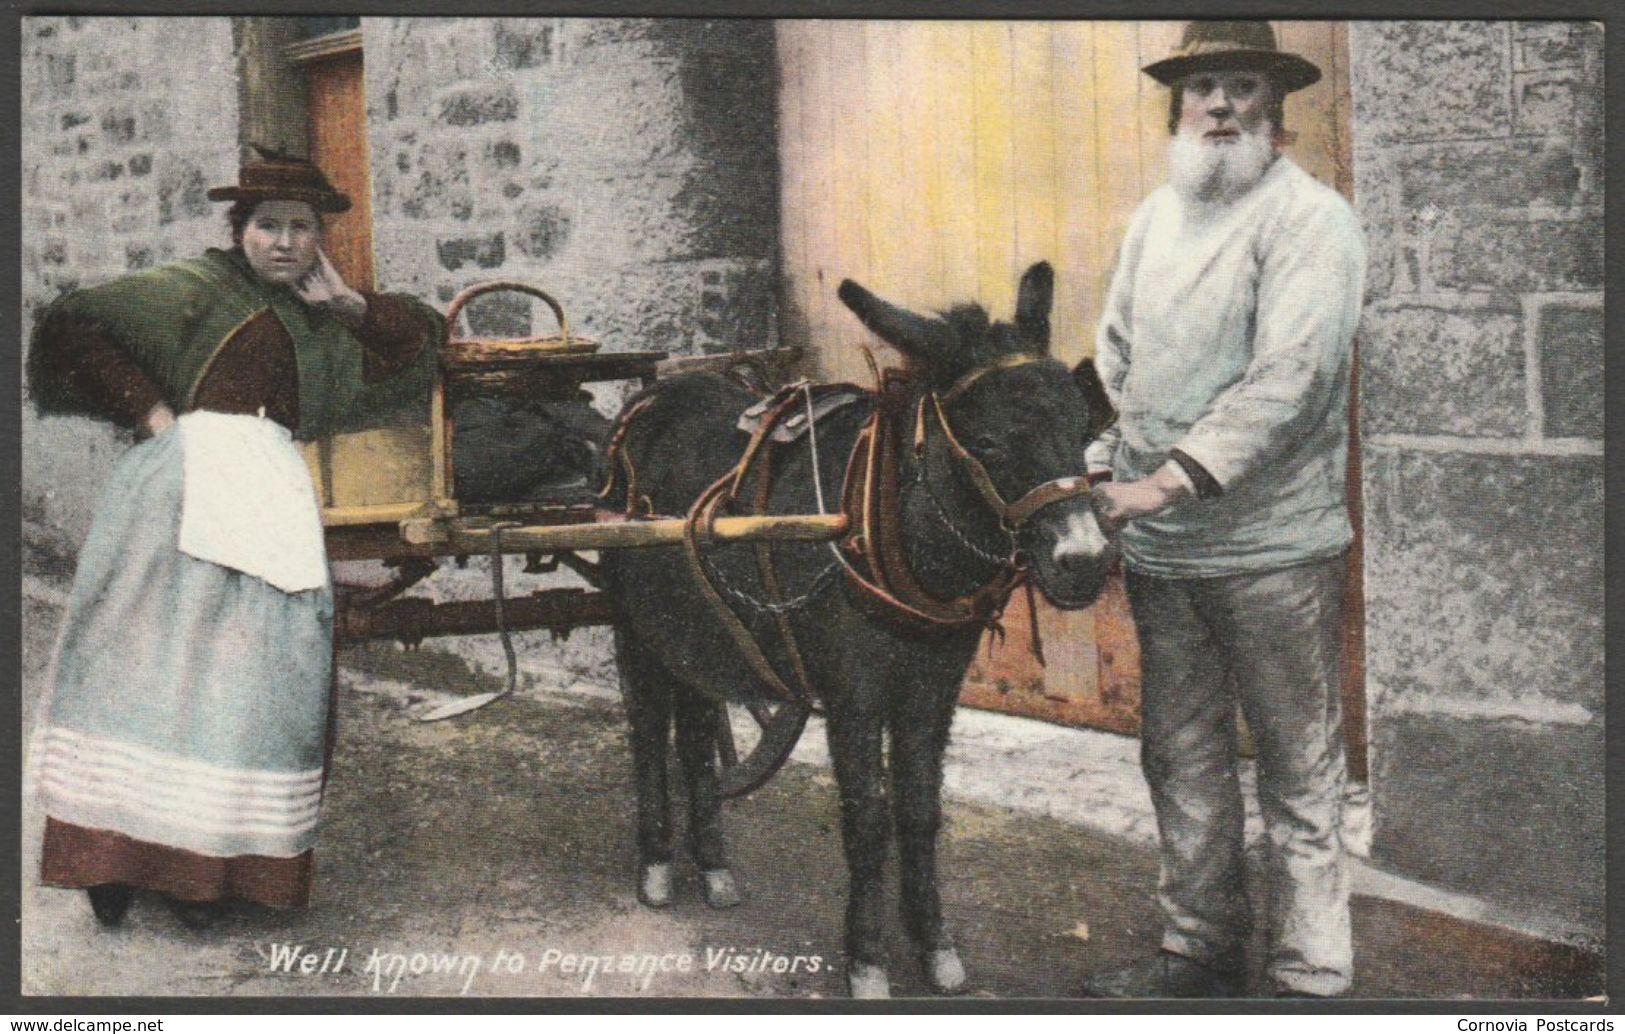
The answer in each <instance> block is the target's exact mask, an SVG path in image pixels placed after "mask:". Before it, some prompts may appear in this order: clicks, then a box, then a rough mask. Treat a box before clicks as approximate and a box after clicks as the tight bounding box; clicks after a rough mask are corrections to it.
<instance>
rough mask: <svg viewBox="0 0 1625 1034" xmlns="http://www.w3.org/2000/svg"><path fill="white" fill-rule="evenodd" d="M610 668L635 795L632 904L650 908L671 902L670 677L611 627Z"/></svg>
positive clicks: (618, 629) (631, 640) (637, 645)
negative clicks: (622, 712)
mask: <svg viewBox="0 0 1625 1034" xmlns="http://www.w3.org/2000/svg"><path fill="white" fill-rule="evenodd" d="M615 664H616V667H617V668H619V669H620V674H621V697H622V700H623V701H624V704H625V707H626V716H627V719H628V722H629V725H630V734H631V742H632V776H633V782H634V784H635V789H636V790H637V796H638V900H639V901H641V902H643V903H644V904H645V905H648V906H649V907H650V908H662V907H664V906H666V905H669V904H671V886H672V874H671V860H672V847H671V806H670V790H669V787H668V786H667V784H666V750H667V744H668V741H669V738H670V735H671V719H672V693H673V683H672V678H671V675H670V674H669V673H668V672H667V671H666V669H665V668H664V667H663V666H662V665H661V664H660V662H659V661H658V660H657V659H656V658H655V657H654V656H653V655H652V654H651V653H650V652H649V651H648V650H647V649H646V648H645V647H644V646H642V645H641V644H640V643H638V641H637V640H636V638H635V637H634V636H633V634H632V633H631V632H629V631H627V630H626V629H623V628H621V627H619V626H617V627H616V629H615Z"/></svg>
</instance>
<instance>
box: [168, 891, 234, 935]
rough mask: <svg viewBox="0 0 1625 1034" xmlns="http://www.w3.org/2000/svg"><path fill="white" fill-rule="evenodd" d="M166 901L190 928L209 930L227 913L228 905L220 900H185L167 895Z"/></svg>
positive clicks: (171, 909) (175, 914)
mask: <svg viewBox="0 0 1625 1034" xmlns="http://www.w3.org/2000/svg"><path fill="white" fill-rule="evenodd" d="M164 903H165V904H167V905H168V906H169V911H170V912H171V913H173V914H174V916H175V918H176V919H179V920H180V921H181V925H182V926H184V927H186V928H187V929H188V930H208V929H210V928H212V927H213V926H214V925H215V924H216V923H217V922H219V921H220V919H221V917H223V916H224V915H225V914H226V906H225V905H223V904H221V903H220V902H218V901H185V900H182V899H181V898H177V897H165V898H164Z"/></svg>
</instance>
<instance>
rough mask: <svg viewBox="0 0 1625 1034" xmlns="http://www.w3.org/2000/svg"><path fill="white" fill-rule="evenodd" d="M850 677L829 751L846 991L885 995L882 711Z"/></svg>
mask: <svg viewBox="0 0 1625 1034" xmlns="http://www.w3.org/2000/svg"><path fill="white" fill-rule="evenodd" d="M873 678H874V676H873V675H870V676H866V677H860V678H859V679H857V680H855V681H856V683H858V684H851V685H848V686H846V687H844V690H845V691H844V692H843V693H841V694H840V696H839V697H838V698H837V699H836V700H834V701H831V703H830V708H829V724H828V730H829V753H830V759H831V761H832V762H833V763H834V766H835V781H836V783H837V785H838V786H839V787H840V791H841V844H842V847H843V848H844V849H845V852H846V868H847V874H848V876H849V878H850V886H849V889H848V892H847V899H846V957H847V985H848V987H849V988H850V990H851V992H852V997H854V998H887V997H890V995H891V989H890V984H889V982H888V980H887V977H886V964H885V945H884V936H883V923H884V921H885V917H884V898H885V882H884V879H885V868H886V846H887V840H888V837H889V834H890V818H891V817H890V816H889V815H888V814H887V808H886V776H885V770H884V766H885V759H884V751H883V740H884V734H885V733H884V711H883V710H882V704H881V702H880V700H879V699H878V698H879V696H880V691H879V687H878V686H873V685H867V686H866V685H862V684H861V683H864V682H868V681H871V680H872V679H873Z"/></svg>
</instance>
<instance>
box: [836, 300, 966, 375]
mask: <svg viewBox="0 0 1625 1034" xmlns="http://www.w3.org/2000/svg"><path fill="white" fill-rule="evenodd" d="M835 293H836V294H837V295H838V296H839V297H840V299H841V301H842V302H845V303H846V307H847V308H848V309H851V310H852V311H853V312H854V313H856V314H857V317H858V319H860V320H862V321H863V325H864V326H865V327H868V328H869V329H870V330H872V331H874V332H875V333H876V334H878V335H879V336H880V338H881V340H883V341H885V342H886V343H887V344H889V345H891V346H893V347H894V348H896V349H897V350H898V351H899V352H902V353H903V354H904V355H906V356H908V357H909V358H911V359H917V360H920V361H921V362H925V363H928V364H932V363H939V362H942V361H944V360H946V359H948V358H949V356H948V352H949V345H950V338H951V336H952V335H951V334H950V332H949V330H948V325H947V324H946V323H944V322H943V321H942V320H939V319H932V318H929V317H926V316H920V315H917V314H916V313H912V312H909V311H908V310H907V309H901V308H898V307H897V306H895V305H893V304H892V303H891V302H888V301H885V300H884V299H882V298H880V297H878V296H877V295H875V294H874V293H873V292H872V291H870V290H868V289H867V288H865V287H862V286H860V285H859V284H858V283H857V282H856V281H852V280H842V281H841V286H840V287H839V288H838V289H837V290H836V292H835Z"/></svg>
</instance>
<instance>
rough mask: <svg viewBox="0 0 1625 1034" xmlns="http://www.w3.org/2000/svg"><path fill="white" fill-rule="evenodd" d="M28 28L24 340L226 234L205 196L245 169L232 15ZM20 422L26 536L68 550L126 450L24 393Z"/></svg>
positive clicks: (55, 21) (97, 428)
mask: <svg viewBox="0 0 1625 1034" xmlns="http://www.w3.org/2000/svg"><path fill="white" fill-rule="evenodd" d="M21 37H22V62H21V66H22V67H21V83H22V161H21V169H22V180H23V181H22V199H23V200H22V204H23V212H22V227H23V230H22V300H23V311H22V326H21V340H22V341H26V340H27V339H28V334H29V332H30V331H31V330H32V327H33V319H34V315H35V313H37V312H38V311H39V309H40V307H41V306H42V305H44V304H46V303H48V302H50V301H51V300H52V299H54V298H56V297H57V296H58V295H60V294H61V293H62V292H64V291H68V290H72V289H73V288H75V287H78V286H81V285H89V284H95V283H100V282H102V281H106V280H111V279H113V278H114V277H117V276H120V275H122V274H124V273H126V272H128V271H130V270H134V269H140V268H143V267H145V266H150V265H153V264H155V263H162V262H167V261H170V260H171V259H177V258H186V257H189V256H193V255H196V254H199V253H201V252H202V250H203V249H204V248H206V247H209V246H211V245H220V244H224V243H229V240H230V235H229V233H227V231H226V225H225V220H224V218H223V216H222V214H221V212H220V211H219V206H218V205H213V204H210V203H209V202H208V200H207V199H206V198H205V197H204V192H205V191H206V190H207V189H208V188H209V187H210V186H214V185H216V184H219V183H228V182H231V181H232V180H234V179H235V176H236V169H237V89H236V74H235V73H236V66H235V63H234V61H233V58H232V34H231V22H230V20H229V19H226V18H25V19H24V20H23V23H22V28H21ZM176 55H185V57H186V60H177V59H176ZM22 431H23V450H22V452H23V455H22V462H23V471H22V474H23V484H22V511H23V520H24V536H23V538H24V543H25V545H26V546H27V547H29V548H30V549H31V550H33V551H36V552H38V553H41V554H43V555H44V556H46V557H56V558H65V557H67V556H70V555H71V554H72V552H73V551H75V550H76V549H77V548H78V544H79V542H80V541H82V540H83V538H84V536H85V534H86V532H87V531H88V530H89V525H90V515H91V513H92V510H93V508H94V507H93V502H94V499H95V497H96V492H97V491H98V489H99V488H100V486H101V484H102V483H103V482H104V481H105V479H106V478H105V476H106V473H107V470H108V468H109V467H110V465H111V464H112V462H113V460H114V459H115V458H116V457H117V455H118V454H119V453H120V452H122V451H123V449H124V447H125V446H124V444H123V443H120V442H118V441H116V440H115V438H114V435H113V432H112V431H111V430H110V429H109V428H108V427H107V426H106V425H105V424H96V423H93V422H91V421H89V420H84V419H80V418H77V417H52V418H48V419H44V420H41V419H39V418H38V417H36V416H35V414H34V412H33V407H32V406H30V405H28V404H27V403H26V399H25V404H24V406H23V414H22Z"/></svg>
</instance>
